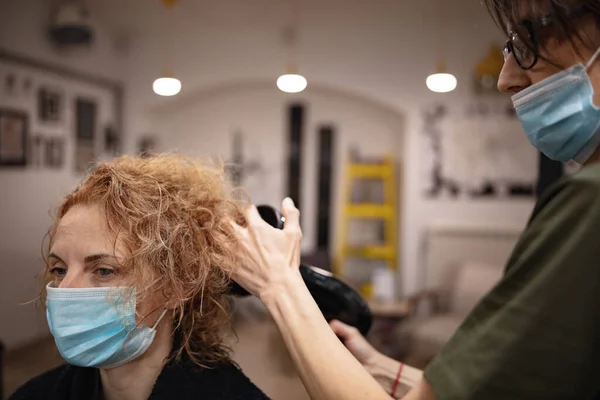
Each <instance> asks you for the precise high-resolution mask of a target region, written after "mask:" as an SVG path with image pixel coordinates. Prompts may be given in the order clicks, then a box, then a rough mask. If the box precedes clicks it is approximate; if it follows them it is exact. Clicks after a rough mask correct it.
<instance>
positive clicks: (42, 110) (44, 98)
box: [38, 87, 63, 122]
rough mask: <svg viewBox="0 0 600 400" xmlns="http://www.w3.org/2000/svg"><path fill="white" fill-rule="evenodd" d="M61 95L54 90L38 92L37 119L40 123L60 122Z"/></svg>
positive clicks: (43, 88)
mask: <svg viewBox="0 0 600 400" xmlns="http://www.w3.org/2000/svg"><path fill="white" fill-rule="evenodd" d="M62 110H63V95H62V93H61V92H60V91H58V90H55V89H48V88H45V87H42V88H40V90H39V91H38V118H39V120H40V121H42V122H60V121H61V120H62Z"/></svg>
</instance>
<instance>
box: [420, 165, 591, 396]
mask: <svg viewBox="0 0 600 400" xmlns="http://www.w3.org/2000/svg"><path fill="white" fill-rule="evenodd" d="M425 379H426V380H427V382H429V384H430V385H431V387H432V389H433V391H434V393H435V394H436V396H437V398H438V399H439V400H449V399H460V400H468V399H483V400H495V399H515V400H518V399H546V400H547V399H594V398H598V399H600V165H595V166H590V167H587V168H584V169H582V170H581V171H580V172H579V173H577V174H575V175H572V176H567V177H565V178H563V179H562V180H560V181H559V182H557V183H556V184H555V185H554V186H553V187H551V188H550V189H548V190H547V192H546V193H545V194H544V195H543V196H542V198H541V199H540V201H539V202H538V204H537V205H536V207H535V209H534V211H533V215H532V217H531V219H530V221H529V224H528V226H527V229H526V230H525V232H524V233H523V235H522V236H521V238H520V239H519V242H518V243H517V245H516V247H515V249H514V250H513V253H512V255H511V257H510V259H509V260H508V264H507V267H506V271H505V275H504V277H503V279H502V280H501V281H500V282H499V283H498V284H497V285H496V286H495V287H494V288H493V289H492V290H491V292H490V293H489V294H487V295H486V296H485V297H484V298H483V299H482V300H481V301H480V302H479V303H478V305H477V306H476V307H475V309H474V310H473V312H472V313H471V314H470V315H469V316H468V317H467V319H466V320H465V321H464V323H463V324H462V325H461V326H460V328H459V329H458V331H457V332H456V333H455V334H454V336H453V337H452V339H451V340H450V342H449V343H448V344H447V345H446V347H445V348H444V349H443V350H442V351H441V352H440V354H439V355H438V356H437V357H436V358H435V359H434V360H433V361H432V362H431V363H430V365H429V366H428V367H427V369H426V370H425Z"/></svg>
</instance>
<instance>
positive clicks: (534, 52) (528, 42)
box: [502, 6, 590, 70]
mask: <svg viewBox="0 0 600 400" xmlns="http://www.w3.org/2000/svg"><path fill="white" fill-rule="evenodd" d="M589 13H590V10H589V8H588V7H586V6H583V7H577V8H576V9H574V10H573V11H572V12H570V13H569V15H568V18H581V17H583V16H585V15H587V14H589ZM554 23H555V18H554V16H553V15H551V14H548V15H545V16H543V17H541V18H539V19H537V20H528V19H526V20H523V21H521V23H520V26H519V28H520V29H519V30H518V31H512V32H511V33H510V34H509V37H508V40H507V41H506V44H505V45H504V49H503V51H502V52H503V53H504V60H506V59H507V58H508V55H509V54H510V53H512V54H513V56H514V57H515V61H517V64H519V67H521V68H522V69H524V70H528V69H531V68H533V67H534V66H535V64H536V63H537V62H538V59H539V58H540V52H539V48H540V44H539V40H538V35H536V32H539V30H540V29H543V28H547V27H549V26H551V25H553V24H554Z"/></svg>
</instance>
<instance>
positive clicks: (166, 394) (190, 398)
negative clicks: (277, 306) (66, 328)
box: [9, 359, 269, 400]
mask: <svg viewBox="0 0 600 400" xmlns="http://www.w3.org/2000/svg"><path fill="white" fill-rule="evenodd" d="M101 393H102V387H101V383H100V372H99V371H98V369H96V368H82V367H74V366H71V365H64V366H61V367H58V368H56V369H53V370H51V371H48V372H46V373H44V374H43V375H40V376H38V377H36V378H33V379H32V380H30V381H29V382H27V383H26V384H25V385H23V386H22V387H21V388H19V390H17V392H16V393H15V394H14V395H12V396H11V397H10V399H9V400H42V399H43V400H101V399H102V395H101ZM148 399H149V400H174V399H178V400H205V399H206V400H208V399H211V400H212V399H217V400H221V399H222V400H264V399H269V398H268V397H267V396H266V395H265V394H264V393H263V392H262V391H261V390H260V389H259V388H257V387H256V386H255V385H254V384H253V383H252V382H251V381H250V379H248V377H246V375H244V373H243V372H242V371H241V370H240V369H239V368H238V367H237V366H235V365H234V364H232V363H223V364H220V365H218V366H215V367H213V368H212V369H207V368H200V367H198V366H196V365H195V364H194V363H192V362H191V361H189V360H185V359H183V360H181V361H180V362H176V361H172V362H170V363H169V364H167V365H166V366H165V367H164V368H163V370H162V372H161V373H160V375H159V377H158V379H157V381H156V383H155V384H154V388H153V389H152V394H151V395H150V397H149V398H148Z"/></svg>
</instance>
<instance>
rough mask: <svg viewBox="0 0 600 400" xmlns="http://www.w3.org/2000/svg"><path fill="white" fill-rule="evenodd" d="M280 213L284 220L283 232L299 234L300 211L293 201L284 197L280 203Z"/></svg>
mask: <svg viewBox="0 0 600 400" xmlns="http://www.w3.org/2000/svg"><path fill="white" fill-rule="evenodd" d="M281 211H282V212H283V216H284V218H285V224H284V225H283V230H284V231H290V232H300V210H298V209H297V208H296V206H295V205H294V201H293V200H292V199H290V198H289V197H286V198H285V199H284V200H283V202H282V203H281Z"/></svg>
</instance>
